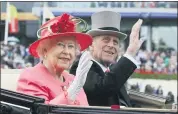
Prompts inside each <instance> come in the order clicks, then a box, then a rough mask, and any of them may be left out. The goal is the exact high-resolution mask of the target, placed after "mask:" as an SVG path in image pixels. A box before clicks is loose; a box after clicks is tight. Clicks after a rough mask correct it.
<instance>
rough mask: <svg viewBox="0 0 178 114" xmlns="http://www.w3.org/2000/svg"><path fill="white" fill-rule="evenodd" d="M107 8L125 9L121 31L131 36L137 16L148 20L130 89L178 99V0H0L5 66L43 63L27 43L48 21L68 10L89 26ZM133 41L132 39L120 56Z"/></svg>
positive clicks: (0, 24)
mask: <svg viewBox="0 0 178 114" xmlns="http://www.w3.org/2000/svg"><path fill="white" fill-rule="evenodd" d="M103 10H111V11H116V12H119V13H121V16H122V20H121V31H122V32H124V33H126V34H128V36H129V34H130V32H131V28H132V26H133V24H134V23H135V22H136V21H137V20H138V18H142V19H143V20H144V22H143V25H142V28H141V32H140V36H141V37H146V38H147V41H146V42H145V43H144V44H143V46H142V47H141V50H140V51H139V52H138V54H137V57H136V59H137V61H139V62H140V64H141V67H140V69H137V70H136V71H135V73H134V74H133V76H132V77H131V79H129V80H128V82H127V86H128V88H130V89H133V90H136V91H140V92H145V93H148V94H154V95H159V96H162V97H165V98H166V99H167V101H166V102H168V103H174V102H177V81H176V80H177V68H178V67H177V53H178V51H177V2H102V1H100V2H52V1H51V2H1V20H0V32H1V34H0V38H1V69H23V68H25V67H30V66H34V65H35V64H36V63H37V62H38V59H35V58H33V57H32V56H31V55H30V54H29V52H28V46H29V45H30V44H31V43H32V42H34V41H35V40H37V36H36V31H37V30H38V29H39V27H40V26H41V25H42V24H43V23H44V22H45V21H47V20H49V19H51V18H53V17H55V16H59V15H61V14H62V13H64V12H67V13H70V14H72V15H73V16H77V17H80V18H82V19H84V20H85V21H86V22H87V23H88V29H90V27H91V19H90V17H91V14H92V13H94V12H98V11H103ZM82 27H83V25H82V24H81V25H79V26H78V28H77V29H78V30H79V31H80V30H81V29H82ZM128 43H129V38H127V40H125V41H124V42H123V44H122V52H121V54H123V53H124V51H125V50H126V48H127V46H128Z"/></svg>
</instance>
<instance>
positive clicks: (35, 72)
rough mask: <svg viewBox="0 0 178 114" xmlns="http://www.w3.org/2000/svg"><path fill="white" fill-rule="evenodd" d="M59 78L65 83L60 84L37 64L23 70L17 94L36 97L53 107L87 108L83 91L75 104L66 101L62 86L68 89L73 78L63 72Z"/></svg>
mask: <svg viewBox="0 0 178 114" xmlns="http://www.w3.org/2000/svg"><path fill="white" fill-rule="evenodd" d="M61 76H63V77H64V79H65V82H60V80H56V79H55V78H54V76H52V75H51V74H50V73H49V72H48V70H47V69H46V67H45V66H44V65H43V64H42V63H39V64H37V65H36V66H34V67H30V68H27V69H25V70H24V71H23V72H22V73H21V75H20V78H19V80H18V85H17V92H20V93H24V94H28V95H32V96H37V97H41V98H44V99H45V103H46V104H53V105H60V104H66V105H83V106H88V101H87V97H86V94H85V92H84V90H83V89H82V90H81V91H80V92H79V94H78V96H77V97H76V100H75V102H72V101H69V100H68V99H67V92H66V90H64V89H63V86H66V87H67V88H68V87H69V84H70V83H71V82H72V81H73V79H74V76H73V75H71V74H69V73H68V72H66V71H64V72H63V73H62V74H61Z"/></svg>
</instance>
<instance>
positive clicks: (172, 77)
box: [132, 73, 177, 80]
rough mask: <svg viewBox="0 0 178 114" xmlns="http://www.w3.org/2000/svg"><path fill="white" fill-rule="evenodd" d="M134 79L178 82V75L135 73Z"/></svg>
mask: <svg viewBox="0 0 178 114" xmlns="http://www.w3.org/2000/svg"><path fill="white" fill-rule="evenodd" d="M132 78H141V79H161V80H177V74H173V75H170V74H140V73H134V74H133V75H132Z"/></svg>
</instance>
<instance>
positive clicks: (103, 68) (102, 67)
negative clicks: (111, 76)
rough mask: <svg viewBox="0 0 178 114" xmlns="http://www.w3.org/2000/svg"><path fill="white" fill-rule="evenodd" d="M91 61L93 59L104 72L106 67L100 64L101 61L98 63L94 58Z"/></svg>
mask: <svg viewBox="0 0 178 114" xmlns="http://www.w3.org/2000/svg"><path fill="white" fill-rule="evenodd" d="M92 60H93V61H95V62H96V63H97V64H98V65H99V66H100V67H101V69H102V70H103V72H105V71H106V70H107V67H105V66H104V65H102V64H101V63H99V62H98V61H96V60H95V59H93V58H92Z"/></svg>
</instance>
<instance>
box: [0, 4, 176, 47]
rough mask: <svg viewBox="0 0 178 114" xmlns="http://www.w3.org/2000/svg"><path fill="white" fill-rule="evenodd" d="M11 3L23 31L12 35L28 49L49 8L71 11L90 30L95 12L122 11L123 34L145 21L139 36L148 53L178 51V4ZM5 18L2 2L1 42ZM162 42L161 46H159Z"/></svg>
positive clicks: (4, 7)
mask: <svg viewBox="0 0 178 114" xmlns="http://www.w3.org/2000/svg"><path fill="white" fill-rule="evenodd" d="M11 4H13V5H14V6H16V7H17V10H18V19H19V28H20V29H19V32H18V33H17V34H9V35H15V36H17V37H18V38H19V39H20V41H21V43H22V44H24V45H26V46H28V45H29V44H30V43H31V42H33V41H35V40H36V39H37V37H36V31H37V30H38V28H39V26H40V25H41V24H42V20H43V19H42V17H43V11H44V10H43V9H44V8H43V6H47V7H48V9H49V11H51V12H52V13H53V14H54V16H58V15H60V14H62V13H64V12H68V13H71V14H72V15H74V16H77V17H81V18H83V19H84V20H86V21H87V23H88V24H89V29H90V25H91V22H90V21H91V20H90V16H91V14H92V13H95V12H98V11H103V10H112V11H116V12H119V13H121V15H122V20H121V31H122V32H125V33H126V34H128V36H129V34H130V31H131V27H132V25H133V24H134V23H135V22H136V21H137V19H138V18H142V19H143V20H144V23H143V26H142V30H141V35H140V36H141V37H146V38H147V39H148V40H147V42H145V44H144V46H143V47H142V48H145V49H147V50H149V51H151V50H153V49H158V48H160V47H162V48H164V47H166V48H168V47H169V48H173V49H175V50H177V2H11ZM6 15H7V14H6V2H1V23H0V31H1V32H2V34H1V41H2V40H3V38H4V34H3V33H4V31H5V19H6ZM46 20H48V19H46ZM81 26H82V25H81ZM128 41H129V40H128V39H127V40H126V41H125V42H124V44H125V45H124V48H126V47H127V45H128ZM161 41H163V42H162V45H159V44H160V42H161ZM164 43H165V44H164Z"/></svg>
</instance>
